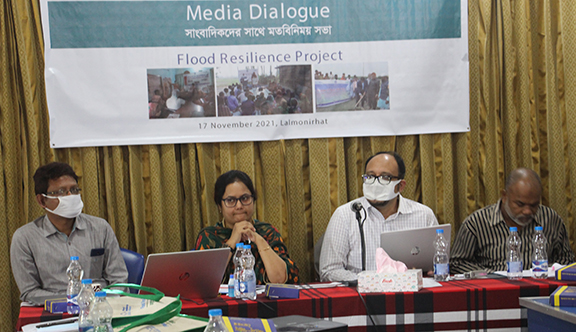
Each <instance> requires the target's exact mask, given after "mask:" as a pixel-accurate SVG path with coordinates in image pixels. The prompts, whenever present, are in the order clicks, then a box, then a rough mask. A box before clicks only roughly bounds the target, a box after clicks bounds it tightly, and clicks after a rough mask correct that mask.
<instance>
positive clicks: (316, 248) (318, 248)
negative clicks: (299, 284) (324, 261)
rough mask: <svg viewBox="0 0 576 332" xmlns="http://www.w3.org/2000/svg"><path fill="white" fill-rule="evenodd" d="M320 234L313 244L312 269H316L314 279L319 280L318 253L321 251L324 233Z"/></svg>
mask: <svg viewBox="0 0 576 332" xmlns="http://www.w3.org/2000/svg"><path fill="white" fill-rule="evenodd" d="M325 234H326V233H324V234H322V236H320V238H319V239H318V241H316V244H314V269H315V270H316V281H320V253H321V252H322V243H323V242H324V235H325Z"/></svg>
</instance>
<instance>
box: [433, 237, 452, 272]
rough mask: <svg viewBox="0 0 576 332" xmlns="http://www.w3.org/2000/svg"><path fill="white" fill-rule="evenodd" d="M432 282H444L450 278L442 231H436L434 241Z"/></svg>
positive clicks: (445, 244)
mask: <svg viewBox="0 0 576 332" xmlns="http://www.w3.org/2000/svg"><path fill="white" fill-rule="evenodd" d="M434 249H435V250H436V251H435V253H434V280H436V281H446V280H448V277H449V276H450V267H449V265H448V260H449V258H448V243H447V242H446V240H445V239H444V230H443V229H437V230H436V239H435V240H434Z"/></svg>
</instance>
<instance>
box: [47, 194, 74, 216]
mask: <svg viewBox="0 0 576 332" xmlns="http://www.w3.org/2000/svg"><path fill="white" fill-rule="evenodd" d="M44 197H47V198H53V199H58V201H59V203H58V206H57V207H56V208H55V209H54V210H50V209H49V208H44V209H45V210H46V211H49V212H52V213H54V214H55V215H58V216H60V217H63V218H76V217H78V215H79V214H80V213H81V212H82V208H83V207H84V203H83V202H82V198H81V197H80V194H78V195H66V196H59V197H54V196H47V195H44Z"/></svg>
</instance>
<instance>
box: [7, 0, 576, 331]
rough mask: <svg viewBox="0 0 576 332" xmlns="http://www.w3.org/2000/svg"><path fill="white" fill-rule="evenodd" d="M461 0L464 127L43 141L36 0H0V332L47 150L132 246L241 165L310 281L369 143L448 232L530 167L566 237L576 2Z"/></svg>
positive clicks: (154, 246)
mask: <svg viewBox="0 0 576 332" xmlns="http://www.w3.org/2000/svg"><path fill="white" fill-rule="evenodd" d="M468 5H469V27H468V28H469V64H470V109H469V110H462V111H463V112H467V111H469V112H470V131H469V132H468V133H460V134H449V133H447V134H434V135H410V136H397V137H361V138H360V137H352V138H324V139H295V140H279V141H272V142H238V143H202V144H174V145H144V146H112V147H87V148H70V149H57V150H54V149H50V146H49V116H48V109H47V106H46V99H45V98H46V97H45V87H44V79H43V70H44V62H43V41H42V34H41V25H40V15H39V7H38V3H37V0H2V1H1V2H0V45H1V46H0V51H1V54H0V134H1V138H0V166H1V168H0V169H1V172H2V173H1V176H0V223H1V224H0V229H3V230H4V231H3V234H4V235H2V238H3V240H2V241H0V247H1V249H0V250H2V251H3V252H5V253H6V254H5V255H4V256H2V257H1V258H0V289H2V290H3V291H4V292H5V294H9V295H7V296H5V298H8V299H10V300H9V301H2V302H0V330H2V331H9V330H13V328H14V325H15V323H16V318H17V316H18V312H19V300H18V296H19V291H18V288H17V286H16V284H15V282H14V279H13V277H12V272H11V270H10V257H9V246H10V241H11V238H12V234H13V233H14V231H15V230H16V229H17V228H18V227H20V226H22V225H23V224H25V223H27V222H29V221H31V220H33V219H34V218H36V217H37V216H39V215H41V214H42V211H41V210H40V209H39V207H38V206H37V204H36V203H35V200H34V193H33V192H34V190H33V186H34V184H33V181H32V174H33V172H34V171H35V169H36V168H37V167H38V166H40V165H42V164H45V163H47V162H49V161H52V160H59V161H64V162H68V163H70V164H71V165H72V166H73V167H74V169H75V170H76V172H77V174H78V175H79V177H80V180H79V182H80V185H81V187H82V189H83V191H82V195H83V200H84V203H85V209H84V212H86V213H88V214H92V215H96V216H100V217H103V218H105V219H106V220H108V221H109V222H110V224H111V225H112V227H113V229H114V230H115V232H116V236H117V237H118V241H119V242H120V246H122V247H125V248H129V249H132V250H136V251H138V252H140V253H142V254H144V255H147V254H149V253H153V252H167V251H176V250H187V249H190V248H192V247H194V241H195V239H196V235H197V234H198V231H199V230H200V229H201V228H202V227H204V226H206V225H210V224H214V223H215V222H216V221H217V220H219V219H220V216H219V214H218V210H217V208H216V206H215V205H214V203H213V202H212V199H211V197H212V195H213V186H214V182H215V180H216V178H217V177H218V176H219V175H220V174H221V173H223V172H225V171H227V170H230V169H240V170H243V171H245V172H247V173H248V174H249V175H250V176H251V177H252V178H253V180H254V181H255V184H256V189H257V191H258V193H259V199H258V201H257V202H256V205H257V207H256V217H257V218H258V219H260V220H263V221H266V222H270V223H272V224H273V225H275V226H276V227H277V228H278V229H279V230H280V232H281V233H282V235H283V237H284V240H285V241H286V243H287V246H288V249H289V252H290V255H291V256H292V257H293V258H294V260H295V261H296V262H297V263H298V265H299V267H300V272H301V279H302V281H313V280H314V268H313V265H312V262H313V257H312V256H313V246H314V243H315V242H316V240H317V239H318V238H319V237H320V236H321V235H322V234H323V232H324V230H325V228H326V226H327V224H328V221H329V219H330V216H331V214H332V212H333V211H334V210H335V209H336V207H338V206H339V205H341V204H343V203H345V202H347V201H349V200H351V199H354V198H356V197H358V196H361V195H362V187H361V179H360V175H361V174H362V172H363V167H364V161H365V160H366V158H367V157H368V156H370V155H371V154H373V153H375V152H377V151H381V150H396V151H397V152H399V153H400V154H401V155H402V156H403V158H404V159H405V161H406V166H407V173H406V180H407V187H406V189H405V191H404V193H403V194H404V195H405V196H406V197H408V198H412V199H415V200H418V201H420V202H422V203H424V204H426V205H428V206H430V207H431V208H432V209H433V210H434V212H435V213H436V215H437V217H438V219H439V221H440V222H441V223H451V224H453V225H454V226H455V227H453V232H454V233H455V232H456V231H457V230H458V228H459V226H460V224H461V222H462V221H463V220H464V218H465V217H466V216H467V215H468V214H470V213H471V212H473V211H474V210H476V209H478V208H480V207H483V206H485V205H488V204H492V203H494V202H496V201H497V200H498V198H499V196H500V190H501V189H502V187H503V184H504V178H505V176H506V174H507V173H508V172H509V171H510V170H512V169H514V168H516V167H520V166H525V167H530V168H533V169H535V170H536V171H537V172H538V173H539V174H540V175H541V177H542V180H543V185H544V192H543V198H542V203H543V204H546V205H548V206H551V207H552V208H554V209H555V210H556V211H558V213H559V214H560V215H561V216H562V217H563V218H564V220H565V222H566V224H567V226H568V230H569V234H570V241H571V244H572V247H573V248H574V247H575V245H574V240H575V234H574V232H575V231H574V230H575V225H574V216H573V210H574V203H573V202H572V197H574V190H575V189H576V186H572V183H575V184H576V172H572V171H571V170H572V168H574V167H575V164H576V157H575V156H576V153H575V152H576V151H575V149H576V133H575V132H574V131H576V126H575V125H574V121H576V116H575V114H574V113H575V112H576V87H575V86H574V84H576V79H574V78H573V77H574V76H576V59H575V55H576V49H575V48H576V26H575V23H574V21H575V20H574V19H573V18H574V17H576V2H575V1H572V0H556V1H552V0H533V1H510V0H501V1H490V0H469V2H468ZM570 123H572V125H570ZM452 237H454V234H453V235H452Z"/></svg>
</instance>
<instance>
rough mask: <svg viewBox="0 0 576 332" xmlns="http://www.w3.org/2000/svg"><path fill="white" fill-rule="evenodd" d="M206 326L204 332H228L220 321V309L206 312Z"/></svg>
mask: <svg viewBox="0 0 576 332" xmlns="http://www.w3.org/2000/svg"><path fill="white" fill-rule="evenodd" d="M208 317H210V320H209V321H208V325H206V328H204V332H228V329H227V328H226V325H225V324H224V320H223V319H222V309H210V310H208Z"/></svg>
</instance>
